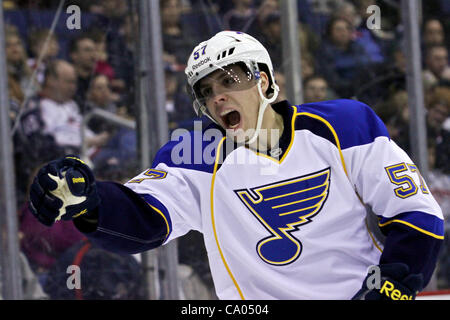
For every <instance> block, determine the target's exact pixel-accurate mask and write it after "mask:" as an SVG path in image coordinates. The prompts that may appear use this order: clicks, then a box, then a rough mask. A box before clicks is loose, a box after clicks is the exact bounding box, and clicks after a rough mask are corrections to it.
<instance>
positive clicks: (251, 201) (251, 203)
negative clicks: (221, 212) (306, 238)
mask: <svg viewBox="0 0 450 320" xmlns="http://www.w3.org/2000/svg"><path fill="white" fill-rule="evenodd" d="M330 175H331V171H330V168H327V169H324V170H321V171H319V172H315V173H312V174H309V175H306V176H301V177H296V178H293V179H289V180H284V181H279V182H276V183H272V184H269V185H264V186H259V187H255V188H251V189H241V190H234V192H235V193H236V195H237V196H238V197H239V199H240V200H241V201H242V202H243V203H244V205H245V206H246V207H247V208H248V209H249V210H250V212H251V213H252V214H253V215H254V216H255V217H256V218H257V219H258V221H259V222H260V223H261V224H262V225H263V226H264V227H265V228H266V229H267V230H268V231H269V232H270V236H268V237H266V238H264V239H261V240H260V241H259V242H258V244H257V245H256V251H257V253H258V255H259V257H260V258H261V259H262V260H263V261H264V262H266V263H269V264H272V265H278V266H280V265H286V264H289V263H292V262H294V261H295V260H296V259H297V258H298V257H299V256H300V254H301V252H302V243H301V242H300V240H299V239H297V238H295V237H294V236H293V235H292V232H293V231H297V230H299V227H300V226H302V225H305V224H307V223H309V222H311V221H312V220H311V219H312V218H313V217H314V216H315V215H317V214H318V213H319V212H320V210H321V209H322V207H323V205H324V203H325V201H326V199H327V197H328V192H329V187H330Z"/></svg>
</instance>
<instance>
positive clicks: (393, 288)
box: [352, 263, 423, 300]
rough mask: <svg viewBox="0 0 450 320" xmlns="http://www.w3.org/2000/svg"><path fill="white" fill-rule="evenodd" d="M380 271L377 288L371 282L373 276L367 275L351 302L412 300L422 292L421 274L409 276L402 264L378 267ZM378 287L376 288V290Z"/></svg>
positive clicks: (406, 268) (405, 266)
mask: <svg viewBox="0 0 450 320" xmlns="http://www.w3.org/2000/svg"><path fill="white" fill-rule="evenodd" d="M378 267H379V268H380V269H379V270H380V282H379V286H375V287H374V288H372V287H373V286H374V283H373V282H372V281H371V279H373V277H374V274H368V275H367V277H366V278H365V279H364V282H363V285H362V288H361V289H360V290H359V291H358V292H357V293H356V295H355V296H354V297H353V298H352V300H414V299H415V298H416V295H417V293H419V291H420V290H422V285H423V277H422V275H421V274H410V272H409V267H408V266H407V265H406V264H404V263H389V264H381V265H379V266H378ZM376 287H378V288H376Z"/></svg>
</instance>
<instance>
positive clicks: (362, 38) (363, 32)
mask: <svg viewBox="0 0 450 320" xmlns="http://www.w3.org/2000/svg"><path fill="white" fill-rule="evenodd" d="M374 4H376V1H375V0H365V1H359V2H357V6H355V5H353V4H351V3H346V4H345V5H344V6H343V7H342V11H338V13H337V15H339V14H341V17H343V18H347V19H348V20H349V21H350V22H351V23H352V24H353V26H354V35H353V36H354V39H355V41H356V43H358V44H360V45H361V46H362V47H363V48H364V49H365V51H366V52H367V54H368V56H369V58H370V61H371V62H372V63H374V64H381V63H384V62H385V60H386V58H385V54H384V52H383V51H384V47H383V46H382V44H381V43H384V44H385V45H387V43H386V42H385V41H383V40H381V39H380V38H379V37H378V36H377V34H375V33H374V29H369V28H368V27H367V19H368V18H369V16H370V13H367V7H369V6H370V5H374ZM346 8H350V9H346Z"/></svg>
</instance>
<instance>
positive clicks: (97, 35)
mask: <svg viewBox="0 0 450 320" xmlns="http://www.w3.org/2000/svg"><path fill="white" fill-rule="evenodd" d="M90 37H91V39H92V40H93V41H94V42H95V48H96V57H97V58H96V65H95V68H94V74H103V75H105V76H107V77H108V79H109V81H110V86H111V89H112V90H113V91H114V92H116V93H121V92H123V91H124V90H125V87H126V86H125V81H124V80H123V79H120V78H117V75H116V71H115V70H114V68H113V66H112V65H111V64H110V62H109V53H108V48H107V34H106V33H105V32H104V31H103V30H100V29H94V30H92V31H91V32H90ZM117 98H119V97H118V96H117Z"/></svg>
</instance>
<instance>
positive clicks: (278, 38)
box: [260, 11, 283, 70]
mask: <svg viewBox="0 0 450 320" xmlns="http://www.w3.org/2000/svg"><path fill="white" fill-rule="evenodd" d="M260 40H261V43H262V44H263V45H264V47H265V48H266V49H267V51H268V52H269V54H270V57H271V58H272V64H273V68H274V69H275V70H281V68H283V51H282V49H283V46H282V35H281V17H280V12H279V11H275V12H272V13H270V14H269V15H267V16H266V18H265V19H264V22H263V26H262V28H261V36H260Z"/></svg>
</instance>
